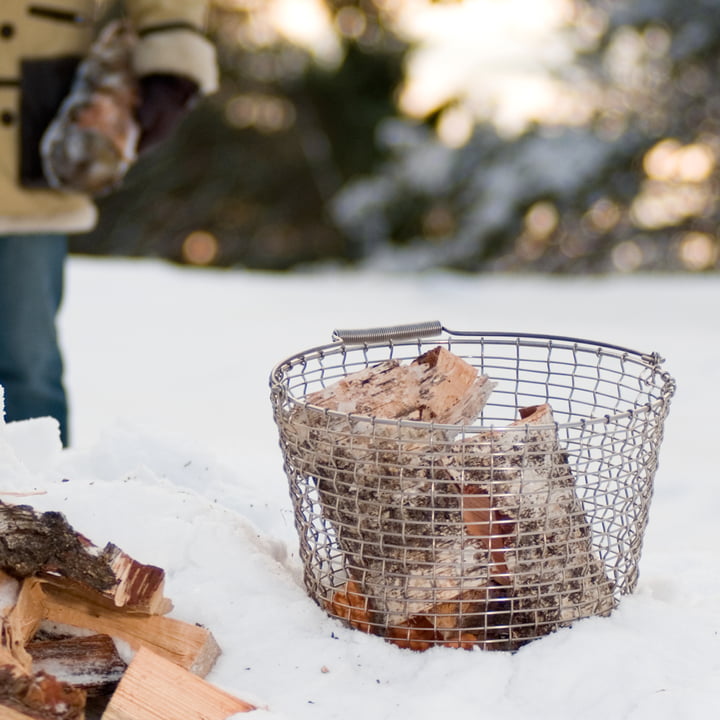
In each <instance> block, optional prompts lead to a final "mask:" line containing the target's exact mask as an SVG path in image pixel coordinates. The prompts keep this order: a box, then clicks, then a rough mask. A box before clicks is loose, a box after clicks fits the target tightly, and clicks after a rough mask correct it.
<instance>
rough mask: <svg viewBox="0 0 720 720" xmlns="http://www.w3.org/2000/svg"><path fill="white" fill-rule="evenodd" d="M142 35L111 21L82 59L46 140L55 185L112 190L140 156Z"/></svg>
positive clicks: (49, 171)
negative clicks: (136, 60) (137, 57)
mask: <svg viewBox="0 0 720 720" xmlns="http://www.w3.org/2000/svg"><path fill="white" fill-rule="evenodd" d="M135 42H136V37H135V35H134V33H133V32H132V30H131V29H130V26H129V24H127V23H125V22H122V21H116V22H112V23H110V24H108V26H107V27H106V28H105V29H104V31H103V32H102V33H101V34H100V37H99V38H98V39H97V40H96V42H95V43H94V44H93V47H92V48H91V50H90V52H89V53H88V56H87V57H86V58H85V59H84V60H83V61H82V62H81V64H80V67H79V68H78V72H77V74H76V77H75V81H74V83H73V87H72V89H71V92H70V94H69V95H68V97H67V98H66V99H65V101H64V102H63V104H62V106H61V108H60V110H59V112H58V115H57V117H56V118H55V119H54V120H53V122H52V123H51V124H50V126H49V127H48V129H47V131H46V132H45V135H44V137H43V140H42V144H41V154H42V158H43V169H44V172H45V176H46V178H47V180H48V182H49V183H50V185H51V186H53V187H55V188H57V189H60V190H65V191H67V190H70V191H77V192H82V193H87V194H91V195H99V194H102V193H106V192H108V191H110V190H112V189H113V188H115V187H116V186H117V185H118V184H119V183H120V182H121V181H122V179H123V177H124V176H125V174H126V173H127V171H128V169H129V168H130V166H131V165H132V164H133V162H134V161H135V158H136V149H137V142H138V138H139V135H140V128H139V125H138V122H137V120H136V119H135V109H136V107H137V105H138V97H139V96H138V89H137V79H136V77H135V75H134V72H133V68H132V60H131V58H132V55H131V53H132V49H133V46H134V44H135Z"/></svg>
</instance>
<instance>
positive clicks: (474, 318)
mask: <svg viewBox="0 0 720 720" xmlns="http://www.w3.org/2000/svg"><path fill="white" fill-rule="evenodd" d="M718 307H720V283H719V282H718V278H717V277H710V276H708V277H692V278H691V277H653V278H649V277H647V278H646V277H627V278H600V279H592V278H582V279H567V280H561V279H557V278H551V279H545V278H526V277H487V276H459V275H451V274H429V275H421V276H419V275H416V276H397V275H396V276H383V275H382V274H377V273H373V274H343V273H338V272H330V271H328V272H324V273H318V274H295V275H263V274H257V273H247V272H229V271H228V272H219V271H200V270H191V269H178V268H173V267H170V266H168V265H165V264H162V263H158V262H148V261H142V262H140V261H110V260H89V259H80V258H74V259H73V260H72V261H71V263H70V265H69V268H68V289H67V296H66V302H65V305H64V309H63V313H62V317H61V331H62V339H63V345H64V347H65V354H66V360H67V383H68V387H69V391H70V396H71V399H72V404H73V419H74V423H73V435H74V447H73V449H71V450H67V451H62V452H61V451H60V450H59V447H58V443H57V438H56V431H55V428H54V426H53V424H52V423H50V422H49V421H44V420H35V421H29V422H26V423H18V424H10V425H7V426H5V427H4V428H3V427H0V470H1V471H2V473H1V475H0V477H2V480H1V481H0V493H1V492H8V491H15V492H26V491H30V490H33V489H37V490H40V491H43V492H44V494H40V495H33V496H30V497H27V498H25V500H24V501H26V502H31V503H32V504H34V505H35V506H36V507H37V508H38V509H43V510H44V509H50V508H52V509H58V510H61V511H63V512H64V513H65V514H66V515H67V517H68V519H69V521H70V522H71V523H72V524H73V525H74V526H75V527H76V529H78V530H79V531H81V532H83V533H84V534H86V535H87V536H88V537H90V538H91V539H92V540H93V541H94V542H95V543H96V544H104V543H105V542H106V541H113V542H115V543H116V544H118V545H120V546H121V547H123V548H124V549H125V550H126V551H127V552H129V553H131V554H133V555H134V556H135V557H136V558H137V559H139V560H141V561H143V562H147V563H153V564H156V565H160V566H162V567H163V568H165V569H166V571H167V576H168V582H167V595H168V596H169V597H170V598H171V599H172V600H173V602H174V604H175V610H174V611H173V614H174V616H175V617H178V618H180V619H183V620H186V621H191V622H199V623H202V624H204V625H206V626H207V627H209V628H210V629H211V630H212V631H213V633H214V634H215V635H216V637H217V638H218V640H219V642H220V644H221V646H222V649H223V655H222V657H221V659H220V660H219V662H218V664H217V665H216V667H215V669H214V670H213V671H212V673H211V674H210V676H209V677H208V680H209V681H211V682H213V683H214V684H217V685H219V686H221V687H223V688H225V689H227V690H229V691H230V692H233V693H235V694H238V695H240V696H243V697H246V698H248V699H251V700H253V699H254V700H257V701H258V702H260V703H262V704H264V705H266V706H267V707H268V708H269V710H270V713H269V714H270V716H271V717H273V718H274V717H278V718H293V719H295V718H297V719H298V720H304V719H306V718H313V719H315V718H317V719H318V720H331V719H332V718H342V720H367V719H368V718H372V719H373V720H382V719H385V718H388V719H390V718H400V717H408V718H413V720H437V719H438V718H443V719H446V718H447V719H453V720H456V719H457V720H468V719H469V718H498V719H501V720H541V719H544V718H548V719H550V718H552V719H553V720H571V719H572V720H576V718H579V717H582V718H584V719H585V720H594V719H595V718H597V720H619V719H620V718H622V719H623V720H641V719H643V720H644V719H647V720H650V719H652V720H663V719H665V718H667V719H668V720H669V719H671V718H672V720H676V719H677V718H690V719H695V718H698V719H699V718H706V717H714V716H716V715H717V714H718V712H719V711H720V682H718V678H719V677H720V635H719V634H718V633H719V632H720V563H719V562H718V547H720V530H719V528H720V523H718V514H719V513H720V482H718V464H717V447H718V439H717V421H716V407H715V403H716V397H717V388H718V387H719V386H720V364H719V363H718V360H717V357H716V356H715V353H717V352H718V351H720V326H719V325H718V322H717V308H718ZM434 319H438V320H441V321H442V322H443V323H444V324H445V325H446V326H447V327H450V328H455V329H472V330H509V331H528V332H541V333H555V334H562V335H574V336H578V337H584V338H590V339H594V340H600V341H606V342H611V343H616V344H619V345H625V346H629V347H632V348H637V349H639V350H643V351H658V352H659V353H660V354H661V355H663V356H664V357H666V358H667V370H668V371H669V372H670V373H671V374H672V375H674V376H675V377H676V379H677V381H678V391H677V394H676V396H675V398H674V400H673V404H672V407H671V411H670V418H669V421H668V423H667V426H666V437H665V442H664V445H663V448H662V451H661V454H660V470H659V472H658V475H657V478H656V491H655V497H654V500H653V505H652V508H651V514H650V515H651V521H650V526H649V529H648V533H647V535H646V542H645V547H644V553H643V557H642V561H641V566H640V569H641V578H640V583H639V586H638V589H637V591H636V593H635V594H634V595H633V596H630V597H627V598H626V599H624V600H623V602H622V603H621V605H620V607H619V608H618V609H617V610H616V611H615V612H614V613H613V615H612V616H611V617H610V618H604V619H600V618H592V619H589V620H585V621H582V622H580V623H578V624H577V625H576V626H575V627H573V628H571V629H568V630H563V631H561V632H558V633H556V634H554V635H552V636H550V637H547V638H544V639H542V640H539V641H536V642H534V643H531V644H530V645H528V646H526V647H525V648H523V649H522V650H520V651H519V652H517V653H516V654H513V655H511V654H505V653H487V652H482V651H475V652H464V651H459V650H449V649H444V648H437V649H434V650H432V651H429V652H427V653H413V652H410V651H404V650H400V649H398V648H396V647H394V646H392V645H389V644H386V643H384V642H383V641H382V640H380V639H378V638H376V637H370V636H366V635H362V634H360V633H358V632H356V631H352V630H348V629H345V628H344V627H342V626H341V625H340V624H339V623H338V622H336V621H334V620H332V619H330V618H329V617H327V616H326V615H325V614H324V613H323V612H322V611H321V610H320V609H319V608H318V607H317V606H316V605H315V604H314V603H313V602H312V601H311V600H310V599H308V597H307V595H306V594H305V591H304V589H303V588H302V586H301V584H300V579H299V578H300V573H299V564H298V560H297V554H296V539H295V538H296V536H295V531H294V528H293V525H292V513H291V510H290V505H289V499H288V495H287V487H286V479H285V476H284V474H283V471H282V460H281V457H280V452H279V449H278V447H277V436H276V431H275V427H274V425H273V421H272V417H271V408H270V402H269V398H268V375H269V373H270V370H271V368H272V367H273V365H274V364H275V363H277V362H278V361H280V360H282V359H284V358H285V357H287V356H289V355H291V354H294V353H295V352H297V351H299V350H302V349H304V348H307V347H311V346H314V345H317V344H321V343H324V342H329V341H330V334H331V332H332V330H333V329H334V328H335V327H339V326H344V327H368V326H373V325H388V324H396V323H403V322H414V321H419V320H434ZM0 497H2V495H0ZM8 499H9V498H8ZM323 668H325V669H326V670H327V672H323V671H322V670H323ZM713 711H714V712H713Z"/></svg>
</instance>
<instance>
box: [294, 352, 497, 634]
mask: <svg viewBox="0 0 720 720" xmlns="http://www.w3.org/2000/svg"><path fill="white" fill-rule="evenodd" d="M492 388H493V383H492V382H491V381H490V380H489V379H488V378H487V377H485V376H479V375H478V372H477V370H476V369H475V368H473V367H472V366H471V365H469V364H468V363H466V362H465V361H464V360H462V359H461V358H459V357H458V356H456V355H454V354H453V353H451V352H449V351H448V350H446V349H444V348H441V347H437V348H435V349H433V350H431V351H429V352H427V353H425V354H423V355H421V356H420V357H418V358H417V359H415V360H414V361H413V362H412V363H410V364H409V365H401V364H400V363H398V362H397V361H395V360H390V361H386V362H383V363H380V364H378V365H376V366H373V367H370V368H367V369H365V370H362V371H360V372H358V373H353V374H351V375H349V376H347V377H346V378H344V379H342V380H340V381H339V382H337V383H335V384H333V385H331V386H328V387H326V388H324V389H323V390H321V391H319V392H316V393H313V394H311V395H308V396H307V397H306V398H305V400H306V405H304V406H302V407H300V408H298V409H297V410H296V411H295V412H294V413H293V417H292V419H291V423H290V427H289V428H287V433H286V436H287V438H288V441H289V443H290V444H291V445H292V453H293V455H294V458H296V462H297V470H298V471H299V472H300V473H302V474H304V475H306V476H308V477H314V478H315V479H316V482H317V487H318V492H319V497H320V501H321V503H322V507H323V511H324V514H325V516H326V517H327V518H328V519H329V520H330V521H331V523H332V526H333V530H334V532H335V534H336V536H337V541H338V544H339V546H340V547H341V549H342V551H343V553H344V555H345V562H346V570H347V572H348V575H349V576H350V579H351V580H354V581H356V582H358V583H359V584H360V586H361V587H362V588H363V590H364V592H365V593H366V595H367V597H368V598H369V607H368V610H369V611H370V613H371V618H372V624H373V625H374V627H376V629H381V628H383V627H388V626H400V625H402V624H403V623H406V622H408V620H409V619H410V618H412V617H414V616H417V615H419V614H422V613H424V612H427V611H428V610H429V608H431V607H432V606H434V605H436V604H437V603H439V602H442V601H444V600H450V599H452V598H455V597H457V596H458V593H459V592H460V591H461V590H462V589H463V588H466V589H473V590H474V591H479V592H480V594H481V595H482V594H483V592H484V588H486V587H487V585H488V579H487V578H488V576H487V572H486V571H485V570H486V567H487V565H488V563H489V562H490V561H489V553H488V551H487V549H486V548H485V546H484V545H483V544H482V543H481V542H479V541H478V540H477V539H475V538H473V537H472V536H470V535H469V534H467V533H464V532H463V517H462V504H461V501H462V495H461V493H460V491H459V486H458V483H457V482H456V481H455V479H454V478H452V477H451V476H450V475H449V474H448V472H447V470H446V469H445V468H444V466H443V464H442V462H441V461H440V460H439V458H441V457H443V456H444V455H445V454H447V452H448V450H447V448H448V443H449V442H450V441H451V440H452V438H453V437H454V435H455V434H456V432H458V431H459V430H460V429H461V426H462V425H464V424H469V423H471V422H472V421H473V420H474V419H475V418H476V416H477V415H478V413H479V412H480V411H481V409H482V408H483V406H484V405H485V403H486V401H487V398H488V396H489V394H490V392H491V390H492ZM356 414H358V415H360V417H358V416H357V415H356ZM363 416H364V417H363ZM375 418H380V419H387V420H402V421H406V420H423V421H427V422H432V423H434V424H435V425H437V427H435V425H432V426H428V425H425V424H419V423H418V424H417V425H413V424H412V423H407V424H397V423H382V422H379V423H378V422H375Z"/></svg>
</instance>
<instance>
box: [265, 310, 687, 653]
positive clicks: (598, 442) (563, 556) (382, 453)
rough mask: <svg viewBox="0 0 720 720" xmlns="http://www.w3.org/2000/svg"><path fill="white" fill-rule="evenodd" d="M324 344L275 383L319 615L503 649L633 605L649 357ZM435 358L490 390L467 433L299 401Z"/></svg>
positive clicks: (346, 341) (551, 341)
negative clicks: (468, 370)
mask: <svg viewBox="0 0 720 720" xmlns="http://www.w3.org/2000/svg"><path fill="white" fill-rule="evenodd" d="M439 332H442V333H443V334H442V336H441V337H440V338H438V337H432V338H429V337H428V335H431V334H435V333H439ZM334 337H335V341H334V342H333V343H331V344H328V345H324V346H320V347H317V348H313V349H310V350H306V351H304V352H301V353H298V354H296V355H294V356H292V357H290V358H288V359H287V360H285V361H283V362H281V363H279V364H278V365H277V366H276V367H275V368H274V369H273V372H272V375H271V378H270V385H271V400H272V404H273V412H274V419H275V422H276V424H277V427H278V432H279V438H280V447H281V450H282V453H283V458H284V469H285V473H286V475H287V478H288V481H289V487H290V494H291V498H292V502H293V509H294V516H295V525H296V528H297V531H298V535H299V542H300V557H301V561H302V564H303V570H304V582H305V586H306V589H307V592H308V594H309V595H310V597H311V598H312V599H313V600H314V601H315V602H316V603H317V604H318V605H320V607H322V608H323V609H324V610H325V611H326V612H328V613H329V614H330V615H332V616H334V617H337V618H339V619H341V620H343V621H344V622H345V623H346V624H348V625H350V626H351V627H354V628H356V629H358V630H361V631H363V632H370V633H374V634H376V635H379V636H382V637H384V638H385V639H387V640H389V641H391V642H393V643H395V644H397V645H399V646H400V647H407V648H411V649H416V650H423V649H427V648H428V647H432V646H433V645H446V646H451V647H465V648H473V647H477V646H479V647H482V648H485V649H492V650H514V649H516V648H518V647H520V646H521V645H523V644H525V643H526V642H529V641H530V640H533V639H536V638H539V637H542V636H544V635H547V634H548V633H550V632H552V631H553V630H555V629H557V628H559V627H564V626H568V625H570V624H572V622H574V621H575V620H578V619H580V618H584V617H589V616H592V615H607V614H609V613H610V612H611V611H612V609H613V608H614V607H615V606H616V604H617V602H618V601H619V599H620V597H621V596H622V595H624V594H627V593H630V592H632V590H633V589H634V588H635V586H636V583H637V579H638V562H639V558H640V553H641V549H642V541H643V535H644V531H645V527H646V524H647V520H648V509H649V505H650V500H651V496H652V490H653V479H654V475H655V472H656V469H657V459H658V449H659V447H660V444H661V441H662V436H663V424H664V420H665V418H666V415H667V412H668V408H669V402H670V399H671V397H672V395H673V393H674V389H675V382H674V380H673V379H672V377H671V376H670V375H669V374H668V373H667V372H665V371H664V370H662V369H661V364H662V359H661V358H660V357H659V356H658V355H657V354H655V353H653V354H643V353H639V352H636V351H633V350H629V349H626V348H621V347H617V346H614V345H607V344H602V343H596V342H593V341H587V340H581V339H575V338H563V337H557V336H542V335H522V334H506V333H481V332H467V331H463V332H460V331H451V330H447V329H445V328H443V327H442V326H441V325H440V324H439V323H423V324H422V325H418V326H402V327H400V328H378V329H371V330H363V331H335V333H334ZM436 347H441V348H444V349H446V350H448V351H450V352H452V353H453V354H454V355H456V356H458V357H460V358H462V360H463V361H464V362H466V363H469V364H470V365H471V366H473V367H474V368H476V369H477V372H478V374H480V375H486V376H488V377H489V378H490V379H491V380H492V381H494V382H495V383H496V385H495V388H494V390H493V391H492V393H491V395H490V397H489V399H488V401H487V403H486V404H485V406H484V407H483V409H482V411H481V412H480V414H479V415H478V416H477V418H476V420H475V421H474V422H472V424H463V425H442V424H434V423H428V422H420V421H416V420H387V419H383V418H377V417H371V416H364V415H356V414H352V413H344V412H341V411H339V410H328V409H327V408H323V407H319V406H316V405H313V404H311V403H310V402H309V401H308V399H307V398H308V396H309V395H312V393H315V392H317V391H319V390H322V389H325V388H329V387H332V386H333V385H334V384H335V383H338V381H340V380H343V379H345V378H347V377H348V376H352V375H353V374H354V373H357V372H359V371H362V370H365V369H366V368H371V367H373V366H376V365H377V364H378V363H382V362H384V361H387V360H396V361H398V362H399V363H400V364H405V363H410V362H412V361H413V360H414V359H416V358H417V357H418V356H421V355H423V354H424V353H426V352H428V351H429V350H432V349H433V348H436ZM519 414H520V416H521V417H520V419H518V418H519ZM523 418H524V419H523Z"/></svg>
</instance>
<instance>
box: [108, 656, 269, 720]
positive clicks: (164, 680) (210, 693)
mask: <svg viewBox="0 0 720 720" xmlns="http://www.w3.org/2000/svg"><path fill="white" fill-rule="evenodd" d="M256 709H257V708H256V707H255V706H254V705H251V704H250V703H248V702H245V701H244V700H241V699H240V698H237V697H234V696H233V695H230V694H229V693H227V692H225V691H223V690H220V689H219V688H217V687H215V686H213V685H210V684H209V683H207V682H205V681H204V680H202V679H200V678H199V677H196V676H195V675H192V674H190V673H189V672H187V671H186V670H183V669H182V668H181V667H179V666H177V665H175V664H174V663H172V662H169V661H168V660H165V659H163V658H161V657H160V656H158V655H155V654H154V653H152V652H150V651H149V650H147V649H144V648H143V649H141V650H140V651H138V653H137V654H136V655H135V657H134V658H133V660H132V662H131V663H130V665H129V667H128V669H127V671H126V672H125V674H124V676H123V678H122V680H121V681H120V684H119V685H118V688H117V690H116V691H115V693H114V694H113V696H112V699H111V700H110V703H109V704H108V706H107V708H106V709H105V712H104V714H103V716H102V720H139V718H153V720H194V719H197V720H227V718H229V717H230V716H232V715H234V714H236V713H244V712H249V711H251V710H256Z"/></svg>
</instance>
